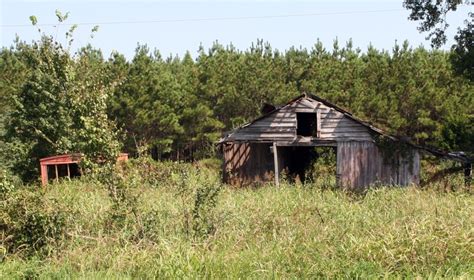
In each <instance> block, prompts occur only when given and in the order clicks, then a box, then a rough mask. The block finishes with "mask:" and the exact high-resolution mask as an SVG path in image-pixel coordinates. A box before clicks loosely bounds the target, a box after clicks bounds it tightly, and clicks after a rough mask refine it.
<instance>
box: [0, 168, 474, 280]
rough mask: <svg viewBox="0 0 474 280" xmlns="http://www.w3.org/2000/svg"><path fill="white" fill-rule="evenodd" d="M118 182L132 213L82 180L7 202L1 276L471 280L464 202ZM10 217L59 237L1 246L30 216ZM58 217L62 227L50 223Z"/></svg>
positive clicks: (194, 173)
mask: <svg viewBox="0 0 474 280" xmlns="http://www.w3.org/2000/svg"><path fill="white" fill-rule="evenodd" d="M125 172H126V173H127V174H128V175H127V176H125V178H124V181H123V182H122V183H126V186H124V191H125V192H126V197H127V198H126V199H131V200H133V201H134V203H129V202H127V203H125V204H120V207H118V208H117V207H116V205H115V206H114V204H115V203H117V202H114V199H113V198H112V197H111V194H110V191H109V188H108V187H107V186H104V185H101V184H100V183H97V181H96V180H93V179H91V178H83V179H81V180H75V181H71V182H68V181H64V182H61V183H59V184H52V185H49V186H48V188H47V189H46V191H44V192H39V191H32V190H30V189H24V188H20V189H17V190H15V191H12V192H9V193H7V194H6V195H4V196H3V201H2V220H3V222H2V230H3V233H4V234H3V236H2V239H3V240H2V250H3V252H4V256H3V260H2V263H1V265H0V277H2V278H24V277H33V278H34V277H39V278H71V277H73V278H87V279H89V278H152V277H156V278H158V277H159V278H259V279H260V278H318V277H325V278H326V277H329V278H333V277H334V278H375V277H377V278H379V277H388V278H398V277H403V278H404V277H408V278H412V277H417V276H421V277H423V278H425V277H433V278H438V277H440V278H441V277H459V278H465V279H470V278H473V277H474V215H472V213H474V199H473V196H472V195H470V194H468V193H465V192H452V193H441V192H438V191H436V190H431V189H423V190H421V189H418V188H415V187H409V188H380V189H373V190H369V191H368V192H367V193H366V194H365V195H364V196H354V195H350V194H347V193H344V192H342V191H338V190H333V189H327V188H323V189H322V188H319V187H317V186H308V185H306V186H301V185H290V184H283V185H282V186H281V187H279V188H276V187H274V186H272V185H268V186H262V187H260V188H245V189H234V188H227V187H225V186H220V184H219V183H218V182H219V176H218V174H216V173H214V172H212V171H210V170H208V169H206V168H202V167H195V166H191V165H178V164H172V163H168V164H163V163H158V164H155V163H150V162H139V163H134V164H132V166H129V167H128V168H126V170H125ZM160 176H162V177H161V178H160ZM30 196H34V197H36V201H33V200H32V201H30V200H25V199H26V198H28V197H30ZM119 203H120V202H119ZM13 205H16V206H15V207H16V208H15V209H12V208H11V207H13ZM18 205H19V206H18ZM19 207H20V208H21V207H22V209H23V210H22V211H23V212H24V213H26V212H28V211H32V212H34V213H36V214H37V216H41V217H43V218H44V220H45V221H46V222H45V224H40V226H41V227H42V228H43V229H44V232H48V230H51V229H55V226H57V227H58V228H56V229H55V230H56V231H55V232H56V233H57V235H51V234H50V235H47V236H49V237H48V240H46V242H44V244H43V246H42V248H36V247H35V246H36V244H34V243H33V244H30V243H28V242H25V243H24V244H18V243H15V242H13V243H12V241H11V240H10V241H9V240H8V238H10V237H8V236H6V234H7V233H10V234H16V236H15V237H18V236H20V237H21V232H14V231H11V227H12V226H15V225H16V226H18V227H20V226H21V225H22V222H21V221H15V220H14V219H15V218H24V217H29V215H30V214H31V213H30V214H22V215H16V216H15V215H14V213H16V211H19V210H20V209H19ZM20 212H21V211H20ZM23 212H22V213H23ZM119 214H120V215H119ZM56 216H58V217H59V218H60V220H61V221H62V223H61V224H60V225H56V224H54V223H53V224H49V223H50V222H51V221H55V220H54V219H53V218H54V217H56ZM34 225H37V224H34ZM30 226H32V225H30ZM37 226H38V225H37ZM9 230H10V231H9ZM29 247H30V248H29ZM27 251H28V252H29V253H28V254H27V253H26V252H27Z"/></svg>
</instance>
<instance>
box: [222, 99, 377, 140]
mask: <svg viewBox="0 0 474 280" xmlns="http://www.w3.org/2000/svg"><path fill="white" fill-rule="evenodd" d="M297 112H306V113H311V112H313V113H316V112H319V116H320V124H319V127H320V137H319V138H318V139H320V140H333V141H348V140H354V141H370V140H372V136H371V134H370V132H369V129H368V128H367V127H365V126H363V125H362V124H360V123H358V122H356V121H354V120H352V119H351V118H349V117H347V116H346V115H344V114H343V113H341V112H339V111H337V110H335V109H333V108H330V107H328V106H326V105H324V104H323V103H321V102H317V101H315V100H312V99H309V98H303V99H300V100H298V101H296V102H294V103H292V104H289V105H287V106H285V107H283V108H281V109H280V110H278V111H276V112H274V113H272V114H270V115H268V116H266V117H264V118H262V119H259V120H257V121H255V122H253V123H251V124H249V125H247V126H245V127H242V128H240V129H238V130H237V131H235V132H234V133H232V134H231V135H229V136H228V137H227V140H237V141H268V142H271V141H293V140H295V139H296V128H297V121H296V113H297Z"/></svg>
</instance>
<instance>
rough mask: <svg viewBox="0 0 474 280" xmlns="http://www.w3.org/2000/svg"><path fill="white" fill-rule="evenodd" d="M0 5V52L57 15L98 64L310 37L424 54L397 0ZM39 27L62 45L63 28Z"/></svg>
mask: <svg viewBox="0 0 474 280" xmlns="http://www.w3.org/2000/svg"><path fill="white" fill-rule="evenodd" d="M0 1H1V5H0V10H1V13H0V15H1V20H0V25H1V29H0V39H1V43H2V46H10V45H11V44H12V42H13V39H14V38H15V34H18V35H19V36H20V38H21V39H23V40H26V41H31V40H33V39H35V38H38V37H39V35H38V33H37V31H36V28H34V27H31V26H29V24H30V21H29V19H28V18H29V16H30V15H35V16H37V18H38V24H49V23H56V16H55V14H54V11H55V10H56V9H59V10H61V11H63V12H66V11H68V12H70V16H69V19H68V20H67V22H66V24H73V23H98V25H100V28H99V32H98V33H97V34H96V35H95V37H94V38H93V39H90V38H89V35H90V29H91V28H92V27H93V26H94V25H93V24H90V25H87V24H84V25H80V26H79V27H78V29H77V30H76V33H75V39H76V44H75V45H74V47H78V46H79V45H84V44H86V43H88V42H90V43H91V44H92V45H93V46H95V47H99V48H101V49H102V50H103V52H104V55H105V56H106V57H108V55H109V54H110V52H111V51H112V50H117V51H119V52H120V53H123V54H125V55H126V56H127V57H128V58H131V57H132V56H133V53H134V50H135V48H136V46H137V43H141V44H147V45H148V46H149V47H150V48H152V49H154V48H156V49H159V50H160V52H161V54H162V55H163V56H168V55H169V54H179V55H182V54H184V52H185V51H186V50H189V51H190V52H191V54H192V55H193V56H196V52H197V49H198V47H199V45H200V44H202V45H203V46H204V47H206V48H207V47H210V46H211V45H212V42H214V41H216V40H218V41H219V42H220V43H222V44H229V43H232V44H234V46H236V47H237V48H239V49H246V48H248V47H249V46H250V44H251V43H252V42H255V41H256V40H257V39H263V40H265V41H268V42H270V44H271V45H272V46H273V47H274V48H277V49H279V50H285V49H288V48H289V47H291V46H296V47H300V46H302V47H307V48H310V47H311V46H313V45H314V43H315V42H316V39H317V38H319V39H320V40H321V41H322V42H323V44H324V45H325V47H327V48H329V49H330V48H331V46H332V42H333V40H334V39H335V38H336V37H337V38H338V39H339V41H340V42H341V43H343V42H345V41H347V40H348V39H350V38H352V40H353V43H354V46H356V47H360V48H361V49H362V50H365V49H366V48H367V46H368V45H369V44H370V43H371V44H372V45H373V46H375V47H376V48H379V49H388V50H390V49H391V48H392V47H393V45H394V43H395V41H398V42H402V41H404V40H408V41H409V42H410V44H411V45H412V46H419V45H421V44H423V45H425V46H426V47H429V42H428V41H426V40H425V36H426V34H420V33H418V30H417V29H416V27H417V23H415V22H411V21H408V20H407V17H408V14H409V12H408V11H407V10H405V9H404V8H403V6H402V1H401V0H399V1H395V0H386V1H381V0H380V1H375V0H373V1H350V0H345V1H344V0H338V1H328V0H326V1H324V0H316V1H283V0H280V1H270V0H268V1H266V0H260V1H237V0H234V1H225V0H224V1H197V0H195V1H160V0H142V1H111V0H99V1H87V0H86V1H84V0H82V1H80V0H69V1H43V0H17V1H13V0H0ZM470 9H472V6H470V7H469V6H463V7H461V9H459V11H457V12H456V13H454V14H451V15H450V16H449V17H448V21H449V23H450V24H451V27H450V28H449V32H448V34H449V35H450V36H449V37H450V41H449V42H448V44H447V46H445V47H444V48H445V49H447V48H448V47H449V46H450V45H451V44H452V42H453V40H452V37H453V35H454V34H455V32H456V28H457V27H458V26H460V25H462V23H463V20H464V19H466V18H467V13H468V12H469V10H470ZM296 15H299V16H296ZM274 16H276V17H274ZM249 17H250V18H249ZM260 17H262V18H260ZM217 18H219V19H217ZM229 18H230V19H229ZM196 19H199V20H196ZM202 19H205V20H202ZM137 21H139V22H140V23H137ZM111 22H115V23H113V24H111ZM116 22H128V23H121V24H117V23H116ZM130 22H135V23H130ZM101 23H102V24H101ZM41 28H42V29H43V30H44V31H46V32H48V33H49V34H53V35H55V34H58V38H64V35H63V34H64V33H65V32H66V31H67V29H68V28H69V27H68V26H60V27H59V28H55V27H51V26H44V27H41ZM61 36H62V37H61Z"/></svg>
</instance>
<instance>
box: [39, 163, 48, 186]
mask: <svg viewBox="0 0 474 280" xmlns="http://www.w3.org/2000/svg"><path fill="white" fill-rule="evenodd" d="M40 166H41V184H42V185H43V187H44V186H46V184H47V183H48V166H47V165H46V164H41V165H40Z"/></svg>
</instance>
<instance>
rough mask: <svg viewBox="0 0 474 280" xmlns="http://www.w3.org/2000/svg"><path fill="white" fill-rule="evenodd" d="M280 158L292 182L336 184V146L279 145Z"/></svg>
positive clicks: (284, 170) (281, 164) (284, 172)
mask: <svg viewBox="0 0 474 280" xmlns="http://www.w3.org/2000/svg"><path fill="white" fill-rule="evenodd" d="M278 158H279V162H280V166H281V170H282V173H283V174H285V175H286V176H287V177H286V178H287V179H288V180H289V181H290V182H301V183H303V184H304V183H317V184H318V185H321V186H323V185H324V186H325V187H327V186H334V187H335V186H336V148H335V147H302V146H288V147H278ZM283 177H284V176H283Z"/></svg>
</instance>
